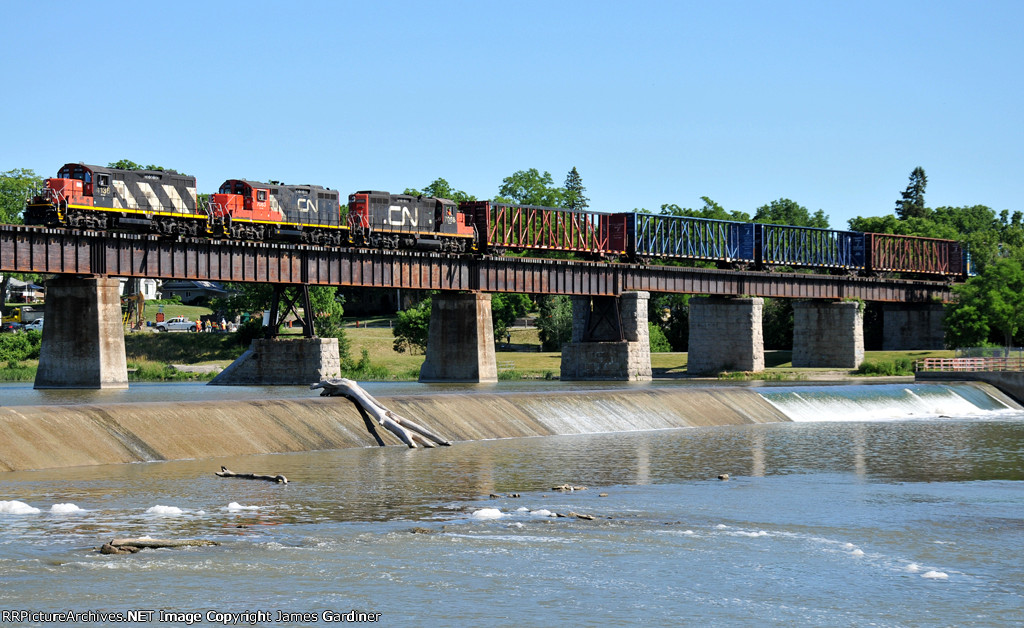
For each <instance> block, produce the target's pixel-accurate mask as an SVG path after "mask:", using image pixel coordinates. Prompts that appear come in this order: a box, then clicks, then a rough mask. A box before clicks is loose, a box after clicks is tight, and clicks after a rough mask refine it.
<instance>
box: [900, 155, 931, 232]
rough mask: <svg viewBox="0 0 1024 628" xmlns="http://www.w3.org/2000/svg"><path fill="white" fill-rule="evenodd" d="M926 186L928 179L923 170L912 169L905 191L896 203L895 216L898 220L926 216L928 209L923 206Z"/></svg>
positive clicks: (919, 167) (920, 168)
mask: <svg viewBox="0 0 1024 628" xmlns="http://www.w3.org/2000/svg"><path fill="white" fill-rule="evenodd" d="M927 185H928V177H926V176H925V174H924V168H922V167H921V166H918V167H917V168H914V170H913V172H911V173H910V182H909V183H907V189H905V190H903V193H902V195H901V196H902V198H900V200H898V201H896V215H897V216H899V218H900V220H906V219H907V218H923V217H924V216H927V215H928V208H927V207H925V206H924V189H925V187H926V186H927Z"/></svg>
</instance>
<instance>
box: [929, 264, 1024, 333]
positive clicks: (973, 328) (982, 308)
mask: <svg viewBox="0 0 1024 628" xmlns="http://www.w3.org/2000/svg"><path fill="white" fill-rule="evenodd" d="M954 291H955V292H956V293H957V295H958V296H959V300H958V301H957V302H956V303H954V304H952V305H951V306H949V311H948V318H949V320H948V321H947V323H946V330H947V338H948V339H950V340H956V341H957V342H958V343H959V342H962V341H963V340H964V339H966V338H971V337H973V336H976V335H977V334H978V333H979V332H980V331H981V330H982V329H984V327H986V326H987V327H988V328H990V329H992V330H994V331H996V332H998V333H1000V334H1001V335H1002V341H1003V344H1004V345H1005V346H1007V347H1009V346H1012V345H1013V338H1014V336H1016V335H1017V332H1018V331H1020V329H1021V325H1022V323H1024V268H1022V267H1021V263H1020V262H1019V261H1017V260H1016V259H1013V258H1000V259H997V260H995V261H994V262H992V263H991V264H989V265H988V267H987V268H986V269H985V271H984V272H983V273H982V274H980V275H978V276H977V277H973V278H971V279H970V280H969V281H968V282H967V283H966V284H963V285H960V286H956V287H955V288H954Z"/></svg>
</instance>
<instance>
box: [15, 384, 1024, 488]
mask: <svg viewBox="0 0 1024 628" xmlns="http://www.w3.org/2000/svg"><path fill="white" fill-rule="evenodd" d="M914 386H915V385H908V386H903V387H897V388H896V389H895V390H896V392H889V393H885V394H883V395H882V397H885V396H886V395H889V396H890V397H892V399H893V400H894V401H892V403H896V404H904V405H906V404H908V403H911V404H920V401H919V400H920V398H921V397H922V394H920V392H918V393H913V392H912V393H911V394H910V395H909V396H907V395H904V394H903V393H901V392H899V390H902V389H903V388H908V389H912V388H914ZM820 388H821V387H807V389H806V390H807V392H808V393H809V392H811V391H812V390H814V389H820ZM831 388H832V394H833V395H837V396H838V397H839V398H843V399H849V398H850V397H851V395H852V397H853V398H854V401H853V402H851V403H855V404H856V403H860V404H864V403H867V404H875V405H878V404H879V403H882V404H883V405H884V404H886V403H890V402H888V401H885V400H883V401H881V402H879V401H878V395H871V394H870V393H864V392H863V391H862V390H861V391H858V392H856V393H851V394H844V392H843V389H847V390H853V389H865V388H869V389H870V388H873V387H870V386H834V387H831ZM961 389H962V390H961ZM771 390H772V388H770V387H766V388H755V387H734V386H709V387H672V388H668V387H666V388H643V389H625V390H596V391H595V390H588V391H579V392H566V391H557V392H555V391H552V392H547V391H545V392H529V393H524V392H511V393H490V392H488V393H481V392H464V393H436V394H414V395H395V396H386V395H380V396H378V399H379V400H380V401H381V403H383V404H384V405H385V406H387V407H388V408H390V409H392V410H394V411H395V412H397V413H399V414H401V415H403V416H406V417H408V418H412V419H414V420H416V421H418V422H421V423H423V424H424V425H426V426H428V427H429V428H431V429H433V430H435V431H437V432H438V433H440V435H442V436H443V437H445V438H447V439H449V440H451V441H454V442H458V441H469V440H487V439H497V438H521V437H533V436H550V435H568V434H592V433H601V432H623V431H640V430H661V429H676V428H687V427H707V426H724V425H741V424H751V423H769V422H781V421H790V420H793V417H791V416H789V415H788V414H787V410H786V408H787V404H789V406H790V407H792V406H793V405H794V404H796V405H798V406H801V407H804V406H806V404H807V397H808V395H807V394H804V395H800V393H799V392H797V393H793V392H791V391H790V390H789V389H786V390H785V391H780V394H781V395H782V397H783V399H782V402H781V403H780V398H779V397H780V394H775V396H774V398H772V397H769V398H766V396H763V395H762V393H765V392H768V391H771ZM950 390H952V391H953V392H949V391H950ZM958 391H960V392H958ZM881 392H882V390H881V388H879V393H881ZM815 394H816V395H817V398H818V400H817V401H815V402H814V403H817V404H818V406H817V407H818V408H819V409H820V407H821V404H828V403H834V402H829V401H827V400H826V401H821V399H820V397H821V396H822V395H821V393H815ZM311 395H312V393H311ZM794 395H797V397H798V398H797V400H796V401H794ZM901 395H903V396H904V397H909V399H910V401H906V400H901ZM929 395H930V396H931V397H932V398H933V401H934V402H932V401H930V402H928V403H926V404H925V406H922V407H923V408H926V409H924V410H922V411H923V412H934V414H936V415H941V414H942V413H943V412H946V410H944V409H943V408H948V409H949V411H948V414H950V415H960V414H962V413H963V412H962V410H963V405H962V404H963V403H964V400H965V399H966V400H968V401H967V402H968V405H969V406H970V407H974V408H978V409H979V410H980V411H983V412H985V411H991V410H1002V409H1008V410H1011V411H1013V410H1016V411H1019V410H1021V407H1020V406H1019V405H1017V404H1015V403H1014V402H1013V401H1011V400H1009V399H1008V398H1005V396H1003V395H1002V394H1001V393H999V391H998V390H996V389H995V388H992V387H991V386H988V385H985V384H957V385H953V386H950V387H947V389H945V392H942V393H941V394H936V393H934V392H927V393H926V394H925V395H924V396H929ZM858 396H860V397H862V398H863V399H862V400H861V401H857V397H858ZM841 407H842V408H843V409H842V410H841V412H844V413H845V412H847V411H848V408H847V407H845V406H841ZM780 408H783V409H780ZM927 408H931V410H928V409H927ZM789 411H790V412H791V410H789ZM815 412H817V413H819V414H820V411H819V410H816V411H815ZM797 420H807V418H806V417H798V418H797ZM373 446H376V442H375V441H374V439H373V436H372V435H371V434H370V433H369V432H368V431H367V429H366V426H365V424H364V422H363V419H362V417H361V416H360V414H359V412H358V411H357V410H356V408H355V406H353V404H352V403H350V402H349V401H347V400H345V399H341V398H337V397H314V396H310V397H309V398H289V399H264V400H250V401H191V402H176V403H163V402H161V403H156V402H136V403H109V404H103V405H100V404H79V405H47V406H9V407H0V471H19V470H29V469H45V468H59V467H75V466H84V465H102V464H118V463H127V462H150V461H161V460H180V459H204V458H217V457H228V456H238V455H249V454H267V453H286V452H298V451H315V450H324V449H342V448H350V447H373Z"/></svg>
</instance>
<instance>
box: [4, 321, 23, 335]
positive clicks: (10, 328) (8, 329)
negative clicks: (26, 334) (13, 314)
mask: <svg viewBox="0 0 1024 628" xmlns="http://www.w3.org/2000/svg"><path fill="white" fill-rule="evenodd" d="M17 331H21V325H19V324H18V323H15V322H11V321H8V322H6V323H0V334H10V333H14V332H17Z"/></svg>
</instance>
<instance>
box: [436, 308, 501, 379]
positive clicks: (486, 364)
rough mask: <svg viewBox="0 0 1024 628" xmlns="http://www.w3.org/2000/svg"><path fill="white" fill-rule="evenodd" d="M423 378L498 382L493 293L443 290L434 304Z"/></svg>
mask: <svg viewBox="0 0 1024 628" xmlns="http://www.w3.org/2000/svg"><path fill="white" fill-rule="evenodd" d="M419 379H420V381H421V382H496V381H498V364H497V362H496V361H495V357H494V325H493V323H492V321H491V295H490V294H488V293H483V292H473V293H457V292H442V293H441V294H437V295H434V297H433V299H432V301H431V308H430V330H429V335H428V337H427V356H426V360H425V361H424V362H423V366H422V367H420V378H419Z"/></svg>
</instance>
